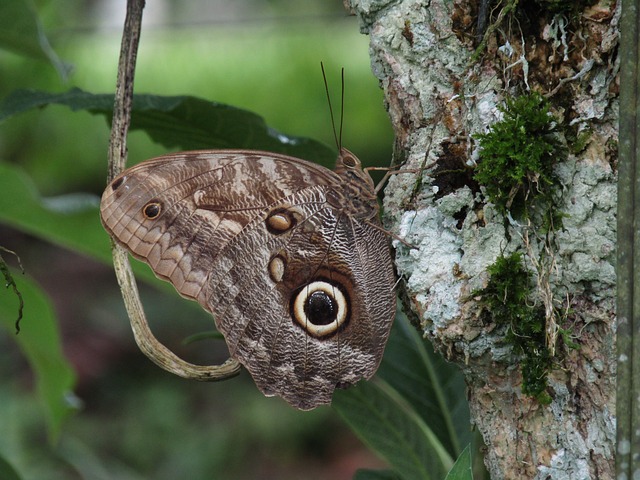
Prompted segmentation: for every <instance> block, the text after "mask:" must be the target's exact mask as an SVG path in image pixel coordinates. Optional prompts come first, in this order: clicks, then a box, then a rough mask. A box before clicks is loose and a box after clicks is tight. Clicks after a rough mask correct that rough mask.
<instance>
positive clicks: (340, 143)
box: [320, 62, 344, 151]
mask: <svg viewBox="0 0 640 480" xmlns="http://www.w3.org/2000/svg"><path fill="white" fill-rule="evenodd" d="M320 68H321V69H322V79H323V80H324V91H325V92H327V102H328V103H329V114H330V115H331V128H332V129H333V138H334V140H335V141H336V146H337V147H338V151H340V148H341V147H342V113H341V114H340V139H338V135H337V133H336V122H335V121H334V119H333V108H332V107H331V95H329V85H328V84H327V74H326V73H325V71H324V64H323V63H322V62H320ZM343 78H344V72H343ZM342 90H343V95H342V96H343V97H344V81H343V82H342ZM343 103H344V102H343Z"/></svg>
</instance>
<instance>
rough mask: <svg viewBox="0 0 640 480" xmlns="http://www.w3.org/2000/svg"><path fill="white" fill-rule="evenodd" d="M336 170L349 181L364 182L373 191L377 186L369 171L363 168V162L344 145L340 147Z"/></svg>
mask: <svg viewBox="0 0 640 480" xmlns="http://www.w3.org/2000/svg"><path fill="white" fill-rule="evenodd" d="M334 171H335V172H336V173H337V174H338V175H340V176H341V177H343V178H345V179H346V180H347V181H348V182H349V183H352V184H353V183H355V184H361V183H364V184H365V185H366V187H367V189H369V190H371V192H373V190H374V188H375V185H374V184H373V179H372V178H371V177H370V176H369V174H368V173H366V172H365V171H364V170H362V162H360V159H359V158H358V157H356V156H355V155H354V154H353V153H351V152H350V151H349V150H347V149H346V148H344V147H341V148H340V153H339V154H338V158H337V160H336V166H335V168H334Z"/></svg>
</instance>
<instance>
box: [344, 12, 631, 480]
mask: <svg viewBox="0 0 640 480" xmlns="http://www.w3.org/2000/svg"><path fill="white" fill-rule="evenodd" d="M346 3H347V4H348V8H349V9H350V10H351V11H352V12H354V13H355V14H356V15H358V17H359V18H360V22H361V29H362V31H363V33H366V34H368V35H369V37H370V53H371V60H372V69H373V72H374V74H375V75H376V76H377V77H378V78H379V79H380V83H381V86H382V88H383V89H384V92H385V98H386V103H387V108H388V111H389V115H390V118H391V121H392V123H393V126H394V129H395V133H396V157H397V158H396V160H397V161H398V160H400V161H404V162H406V163H405V165H406V167H407V168H420V167H425V168H424V170H423V172H422V173H421V177H422V182H421V183H420V184H417V183H416V175H415V174H409V173H404V174H399V175H395V176H393V177H392V179H391V180H390V182H389V185H388V187H387V189H386V191H385V193H386V198H385V215H386V222H387V227H388V228H390V229H391V230H392V231H394V232H396V233H398V234H399V235H401V236H402V237H404V238H406V240H407V241H409V242H411V243H412V244H414V245H416V246H417V247H419V248H418V249H409V248H407V247H405V246H404V245H402V244H400V243H398V242H397V241H396V242H394V243H395V246H396V263H397V268H398V273H399V274H400V275H401V276H402V278H403V279H404V282H403V284H402V287H401V288H403V290H404V292H405V293H404V294H405V297H406V301H407V304H409V305H410V307H411V309H412V311H413V312H414V313H415V315H416V317H417V319H418V320H419V323H420V326H421V328H422V329H423V331H424V333H425V335H426V336H427V337H428V338H430V339H431V340H432V342H433V343H434V345H435V346H436V348H437V349H438V350H439V351H440V352H441V353H443V355H445V357H446V358H448V359H449V360H450V361H452V362H456V363H457V364H459V365H460V366H461V368H462V370H463V372H464V375H465V377H466V380H467V384H468V387H469V400H470V406H471V411H472V416H473V422H474V424H475V426H476V427H477V428H478V429H479V431H480V432H481V433H482V435H483V437H484V440H485V443H486V445H487V452H486V457H485V463H486V465H487V467H488V469H489V471H490V473H491V477H492V478H493V479H503V478H506V479H515V478H539V479H546V478H554V479H565V478H566V479H586V478H594V479H595V478H598V479H607V478H613V477H614V451H615V448H614V447H615V303H614V299H615V272H614V262H615V212H616V162H617V118H618V115H617V112H618V92H617V87H618V80H617V74H618V60H617V46H618V30H617V23H618V20H619V15H620V5H619V2H618V3H616V2H615V1H605V0H603V1H600V2H599V3H596V4H595V5H592V6H589V7H581V9H580V10H579V11H577V12H576V11H574V12H572V13H570V14H569V13H567V14H564V15H563V14H556V15H553V14H549V13H545V14H540V15H539V16H536V17H535V18H532V15H531V14H532V12H535V11H536V8H529V7H527V8H525V6H521V5H517V3H518V2H503V5H502V6H498V7H495V5H494V7H492V8H493V10H492V17H488V20H487V26H486V27H485V31H486V32H488V33H487V34H486V35H485V36H484V38H485V40H486V47H485V48H484V49H483V51H482V54H481V55H480V56H479V57H478V58H477V59H473V58H472V55H473V53H474V50H475V49H476V48H477V47H478V45H479V40H481V39H482V35H478V28H477V18H478V12H479V8H480V7H479V5H478V4H477V3H476V2H475V1H465V0H458V1H450V0H449V1H445V0H432V1H425V0H405V1H397V0H396V1H383V0H378V1H376V0H347V1H346ZM493 3H495V2H493ZM520 3H523V4H524V3H527V4H530V5H534V4H535V5H538V6H541V7H540V8H542V9H543V7H544V5H548V4H550V3H553V2H543V1H540V2H520ZM569 3H571V2H569ZM573 3H578V2H573ZM585 3H588V2H585ZM505 4H506V5H505ZM508 5H514V6H515V8H513V9H512V10H509V8H508ZM505 7H506V8H505ZM494 26H495V27H497V28H493V27H494ZM529 89H530V90H535V91H538V92H540V93H542V94H543V95H545V96H546V97H547V98H548V99H549V101H550V103H551V106H552V111H553V112H554V114H555V115H556V117H557V118H559V119H560V122H561V123H562V125H563V126H564V127H566V128H565V129H563V132H567V131H570V132H574V133H575V134H579V135H581V138H582V139H586V141H585V143H584V145H579V146H577V145H575V143H577V142H576V141H575V138H574V139H573V140H572V139H570V138H565V137H566V136H565V137H563V138H562V141H563V142H564V143H565V144H566V145H567V146H568V151H569V154H568V158H567V159H566V161H563V162H561V163H558V164H557V165H556V167H555V173H556V175H557V179H558V181H557V185H555V187H554V188H555V189H556V191H557V194H558V198H559V199H560V200H559V202H558V204H557V208H558V209H559V210H560V211H561V212H563V214H564V215H565V217H564V219H563V227H562V228H558V229H557V230H555V231H554V232H552V235H551V241H550V242H547V243H545V241H544V240H543V238H542V237H541V236H539V235H536V234H535V231H534V230H532V229H531V228H529V226H528V225H526V224H523V223H518V222H517V221H514V220H513V219H508V218H507V219H505V217H504V216H503V215H501V214H500V213H499V212H498V210H497V209H496V208H495V207H494V206H493V205H492V204H491V203H490V202H487V200H486V197H485V196H484V190H483V188H481V187H479V186H478V185H477V184H476V183H474V181H473V178H472V177H473V172H474V168H475V167H474V166H475V162H476V160H477V158H478V141H477V140H476V139H474V138H473V137H472V136H473V135H474V134H477V133H481V132H485V131H486V130H487V128H489V127H490V125H491V124H493V123H494V122H495V121H497V120H498V119H499V118H500V115H501V114H500V112H499V110H498V109H497V107H498V105H500V104H501V103H502V102H503V100H504V98H505V97H506V96H507V95H517V94H519V93H521V92H526V91H528V90H529ZM572 142H574V143H573V144H572ZM514 251H522V252H525V263H526V266H527V269H528V270H530V271H531V273H532V275H533V278H535V280H536V281H537V283H536V284H537V291H536V295H535V301H537V302H540V304H542V305H545V306H547V307H549V308H551V309H552V310H553V321H555V322H557V324H558V325H559V326H560V327H561V328H564V329H566V330H567V331H569V332H570V334H571V338H572V340H573V341H574V342H575V343H577V344H578V345H579V348H578V349H571V348H568V347H567V345H566V344H565V343H563V342H562V341H558V342H557V349H556V352H555V356H554V362H553V363H554V367H553V369H552V370H551V372H550V374H549V380H548V385H549V386H548V388H547V392H548V393H549V395H550V397H551V403H550V404H548V405H543V404H541V403H540V402H538V401H537V400H536V399H534V398H531V397H528V396H526V395H524V394H523V393H522V392H521V384H522V375H521V370H520V367H519V359H518V355H517V352H514V349H513V347H512V346H511V345H510V344H508V342H505V328H504V327H501V326H497V325H496V324H494V323H493V322H491V321H490V320H489V321H486V317H483V316H482V315H481V312H480V310H481V309H480V306H479V304H478V301H477V300H478V299H477V296H475V295H472V294H471V292H474V291H476V290H477V289H481V288H483V286H485V285H486V284H487V281H488V278H489V275H488V273H487V267H488V266H489V265H491V264H493V263H494V262H495V260H496V258H497V257H498V256H499V255H501V254H509V253H511V252H514ZM540 259H545V260H544V261H543V262H541V261H540ZM483 318H484V320H483Z"/></svg>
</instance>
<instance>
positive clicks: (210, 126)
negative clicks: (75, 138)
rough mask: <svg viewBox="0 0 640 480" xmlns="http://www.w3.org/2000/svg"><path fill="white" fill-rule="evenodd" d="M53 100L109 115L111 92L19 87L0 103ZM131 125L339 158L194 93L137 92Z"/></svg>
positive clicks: (5, 110) (185, 144) (194, 145)
mask: <svg viewBox="0 0 640 480" xmlns="http://www.w3.org/2000/svg"><path fill="white" fill-rule="evenodd" d="M51 104H58V105H65V106H67V107H69V108H71V109H72V110H87V111H89V112H92V113H98V114H102V115H105V117H106V118H107V119H108V121H111V115H112V109H113V95H112V94H92V93H89V92H84V91H82V90H80V89H77V88H74V89H71V90H69V91H68V92H65V93H50V92H42V91H35V90H16V91H14V92H12V93H11V94H10V95H9V96H7V97H6V98H5V99H4V100H3V101H2V103H0V121H3V120H6V119H8V118H10V117H12V116H14V115H17V114H19V113H22V112H25V111H27V110H30V109H33V108H38V107H44V106H47V105H51ZM131 129H132V130H144V131H145V132H146V133H147V134H148V135H149V136H150V137H151V138H152V139H153V140H154V141H156V142H158V143H160V144H162V145H164V146H165V147H167V148H180V149H184V150H198V149H223V148H242V149H250V150H266V151H270V152H278V153H283V154H286V155H291V156H294V157H299V158H304V159H306V160H310V161H314V162H318V163H322V164H324V165H325V166H329V167H332V166H333V164H334V163H335V156H336V154H335V152H333V151H332V149H330V148H329V147H327V146H326V145H324V144H323V143H320V142H318V141H315V140H311V139H308V138H302V137H291V136H287V135H284V134H282V133H280V132H277V131H276V130H274V129H272V128H270V127H268V126H267V124H266V123H265V121H264V119H263V118H262V117H260V116H258V115H256V114H255V113H252V112H249V111H247V110H242V109H239V108H235V107H231V106H229V105H224V104H221V103H215V102H211V101H208V100H204V99H201V98H196V97H190V96H177V97H163V96H159V95H135V96H134V100H133V110H132V114H131Z"/></svg>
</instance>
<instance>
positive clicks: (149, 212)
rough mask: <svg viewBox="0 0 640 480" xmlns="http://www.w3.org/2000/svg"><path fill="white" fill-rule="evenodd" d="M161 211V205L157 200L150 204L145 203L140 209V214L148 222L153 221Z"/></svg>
mask: <svg viewBox="0 0 640 480" xmlns="http://www.w3.org/2000/svg"><path fill="white" fill-rule="evenodd" d="M161 211H162V204H161V203H160V202H158V201H157V200H152V201H151V202H149V203H147V204H146V205H145V206H144V208H143V209H142V213H143V214H144V216H145V217H147V218H148V219H149V220H153V219H154V218H156V217H157V216H158V215H160V212H161Z"/></svg>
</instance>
